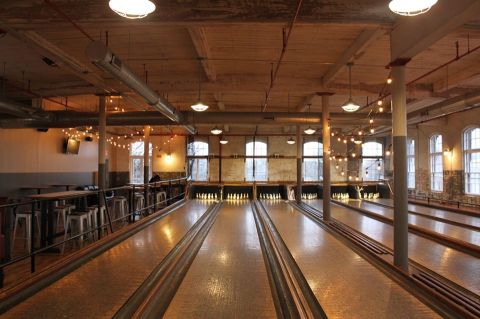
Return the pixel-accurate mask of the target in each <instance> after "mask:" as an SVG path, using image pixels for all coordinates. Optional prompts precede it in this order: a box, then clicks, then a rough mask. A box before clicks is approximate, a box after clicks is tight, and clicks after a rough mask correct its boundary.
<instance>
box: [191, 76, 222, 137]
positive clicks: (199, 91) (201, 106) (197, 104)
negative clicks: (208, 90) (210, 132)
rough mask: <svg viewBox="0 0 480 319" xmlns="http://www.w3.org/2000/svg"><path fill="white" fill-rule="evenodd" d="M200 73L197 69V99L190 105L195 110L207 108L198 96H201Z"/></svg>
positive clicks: (202, 110)
mask: <svg viewBox="0 0 480 319" xmlns="http://www.w3.org/2000/svg"><path fill="white" fill-rule="evenodd" d="M200 74H201V72H200V71H199V72H198V99H197V101H198V102H197V103H195V104H193V105H192V106H190V107H191V108H192V109H193V110H194V111H196V112H204V111H206V110H208V105H206V104H203V103H202V102H201V100H200V97H201V94H202V79H201V78H200V77H201V76H200ZM220 133H221V132H220ZM220 133H219V134H220Z"/></svg>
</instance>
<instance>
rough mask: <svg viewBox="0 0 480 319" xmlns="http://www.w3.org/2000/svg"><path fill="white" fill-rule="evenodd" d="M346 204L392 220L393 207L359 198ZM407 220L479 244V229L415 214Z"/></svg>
mask: <svg viewBox="0 0 480 319" xmlns="http://www.w3.org/2000/svg"><path fill="white" fill-rule="evenodd" d="M347 203H348V205H350V206H353V207H359V208H361V209H364V210H367V211H370V212H372V213H375V214H378V215H382V216H385V217H387V218H389V219H392V220H393V208H389V207H386V206H380V205H376V204H373V203H371V202H368V201H363V200H362V201H360V200H349V201H348V202H347ZM408 221H409V223H410V224H411V225H416V226H418V227H421V228H424V229H427V230H430V231H433V232H436V233H439V234H442V235H445V236H448V237H452V238H455V239H458V240H461V241H464V242H467V243H470V244H473V245H477V246H480V231H475V230H472V229H466V228H464V227H461V226H457V225H452V224H449V223H448V222H442V221H439V220H434V219H431V218H428V217H424V216H419V215H415V214H409V216H408Z"/></svg>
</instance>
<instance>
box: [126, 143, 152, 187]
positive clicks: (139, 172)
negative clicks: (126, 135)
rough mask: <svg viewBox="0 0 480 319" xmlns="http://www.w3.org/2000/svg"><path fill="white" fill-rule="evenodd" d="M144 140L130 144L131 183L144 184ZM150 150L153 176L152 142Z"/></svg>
mask: <svg viewBox="0 0 480 319" xmlns="http://www.w3.org/2000/svg"><path fill="white" fill-rule="evenodd" d="M143 145H144V143H143V141H139V142H133V143H132V144H131V145H130V183H134V184H143V182H144V180H143V159H144V158H143V154H144V146H143ZM149 146H150V151H149V157H148V158H149V163H148V166H149V176H148V179H150V177H151V176H152V151H153V147H152V143H150V145H149Z"/></svg>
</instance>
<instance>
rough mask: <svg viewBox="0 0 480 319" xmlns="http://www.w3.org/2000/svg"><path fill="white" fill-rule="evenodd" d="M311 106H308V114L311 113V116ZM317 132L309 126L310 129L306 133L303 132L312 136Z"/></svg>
mask: <svg viewBox="0 0 480 319" xmlns="http://www.w3.org/2000/svg"><path fill="white" fill-rule="evenodd" d="M310 106H311V105H310V104H309V105H308V113H309V114H310ZM316 131H317V130H315V129H313V128H312V127H311V126H310V125H309V126H308V128H307V129H306V130H305V131H303V132H305V134H307V135H312V134H314V133H315V132H316Z"/></svg>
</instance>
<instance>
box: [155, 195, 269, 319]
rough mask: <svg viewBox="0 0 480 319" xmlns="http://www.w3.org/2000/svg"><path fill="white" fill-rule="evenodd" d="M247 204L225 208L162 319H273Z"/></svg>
mask: <svg viewBox="0 0 480 319" xmlns="http://www.w3.org/2000/svg"><path fill="white" fill-rule="evenodd" d="M275 317H276V314H275V306H274V304H273V300H272V296H271V292H270V286H269V282H268V277H267V271H266V268H265V263H264V261H263V256H262V250H261V246H260V243H259V239H258V235H257V230H256V227H255V220H254V217H253V213H252V209H251V204H250V202H246V201H239V202H226V203H225V204H224V205H223V207H222V209H221V210H220V212H219V215H218V216H217V219H216V221H215V224H214V225H213V227H212V229H211V230H210V233H209V234H208V236H207V238H206V239H205V241H204V243H203V246H202V248H201V249H200V251H199V252H198V255H197V257H196V258H195V260H194V261H193V263H192V265H191V266H190V269H189V271H188V273H187V275H186V277H185V278H184V280H183V282H182V284H181V285H180V287H179V289H178V291H177V293H176V295H175V297H174V299H173V300H172V302H171V303H170V306H169V308H168V309H167V312H166V313H165V316H164V318H275Z"/></svg>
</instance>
